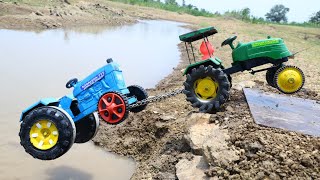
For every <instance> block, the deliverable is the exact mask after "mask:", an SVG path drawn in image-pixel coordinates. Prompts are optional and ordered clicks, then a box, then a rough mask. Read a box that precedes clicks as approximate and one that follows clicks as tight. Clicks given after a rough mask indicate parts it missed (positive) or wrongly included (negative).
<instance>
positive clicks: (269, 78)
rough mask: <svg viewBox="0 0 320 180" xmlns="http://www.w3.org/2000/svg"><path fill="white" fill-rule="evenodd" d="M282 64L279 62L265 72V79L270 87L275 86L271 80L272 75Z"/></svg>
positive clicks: (272, 78)
mask: <svg viewBox="0 0 320 180" xmlns="http://www.w3.org/2000/svg"><path fill="white" fill-rule="evenodd" d="M283 66H284V65H283V64H281V65H279V66H276V67H274V68H271V69H268V70H267V72H266V81H267V83H268V84H269V86H271V87H274V88H275V87H276V85H275V84H274V82H273V80H274V75H275V73H276V72H277V70H278V69H279V68H281V67H283Z"/></svg>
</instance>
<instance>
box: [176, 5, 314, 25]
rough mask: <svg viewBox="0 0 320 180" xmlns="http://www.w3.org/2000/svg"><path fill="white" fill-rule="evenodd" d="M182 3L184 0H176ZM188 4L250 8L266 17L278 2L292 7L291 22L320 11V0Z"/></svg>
mask: <svg viewBox="0 0 320 180" xmlns="http://www.w3.org/2000/svg"><path fill="white" fill-rule="evenodd" d="M176 1H177V2H178V3H181V2H182V0H176ZM185 1H186V4H193V5H195V6H197V7H198V8H204V9H206V10H208V11H211V12H216V11H218V12H220V13H223V12H225V11H228V10H240V9H243V8H245V7H248V8H250V10H251V14H252V15H254V16H258V17H263V18H265V14H266V13H267V12H269V11H270V9H271V8H272V7H273V6H274V5H276V4H283V5H284V6H286V7H288V8H290V11H289V12H288V14H287V17H288V20H289V22H291V21H295V22H304V21H308V20H309V18H310V17H311V16H312V14H313V13H316V12H317V11H320V0H219V1H218V0H185Z"/></svg>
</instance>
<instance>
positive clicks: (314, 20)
mask: <svg viewBox="0 0 320 180" xmlns="http://www.w3.org/2000/svg"><path fill="white" fill-rule="evenodd" d="M112 1H118V2H123V3H127V4H132V5H142V6H149V7H154V8H159V9H164V10H168V11H173V12H178V13H186V14H191V15H194V16H205V17H217V16H226V17H233V18H236V19H240V20H243V21H247V22H251V23H270V22H271V23H282V24H292V25H302V26H307V25H311V26H312V25H314V26H317V27H318V26H320V11H318V12H316V13H314V14H313V15H312V16H311V17H310V19H309V20H308V21H307V22H304V23H296V22H291V23H288V18H287V13H288V12H289V11H290V9H289V8H287V7H285V6H284V5H282V4H278V5H275V6H273V7H272V8H271V9H270V11H269V12H268V13H267V14H266V15H265V18H263V17H255V16H253V15H251V10H250V8H244V9H242V10H233V11H227V12H225V13H223V14H221V13H219V12H215V13H212V12H209V11H207V10H205V9H203V8H200V9H199V8H198V7H196V6H194V5H192V4H187V3H186V0H182V4H181V5H179V4H178V3H177V2H176V0H165V1H164V2H162V1H160V0H112Z"/></svg>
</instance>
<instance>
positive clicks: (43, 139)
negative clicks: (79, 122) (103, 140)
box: [19, 106, 76, 160]
mask: <svg viewBox="0 0 320 180" xmlns="http://www.w3.org/2000/svg"><path fill="white" fill-rule="evenodd" d="M75 135H76V132H75V125H74V122H73V120H72V119H71V117H70V116H69V115H68V113H67V112H65V111H64V110H63V109H61V108H58V107H51V106H45V107H40V108H36V109H34V110H32V111H31V112H30V113H29V114H28V115H27V116H26V117H25V118H24V119H23V121H22V123H21V126H20V133H19V136H20V144H21V145H22V146H23V147H24V149H25V151H26V152H27V153H29V154H30V155H32V156H33V157H34V158H37V159H41V160H53V159H56V158H58V157H60V156H62V155H63V154H65V153H66V152H67V151H68V150H69V149H70V148H71V146H72V145H73V143H74V140H75Z"/></svg>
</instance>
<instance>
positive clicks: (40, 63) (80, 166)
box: [0, 21, 187, 180]
mask: <svg viewBox="0 0 320 180" xmlns="http://www.w3.org/2000/svg"><path fill="white" fill-rule="evenodd" d="M180 25H182V24H180V23H175V22H169V21H140V22H139V23H137V24H135V25H129V26H123V27H112V28H110V27H103V26H94V27H92V26H91V27H77V28H71V29H64V30H62V29H58V30H48V31H42V32H26V31H13V30H1V29H0V62H1V65H0V80H1V88H0V107H1V108H0V115H1V118H0V123H1V126H0V139H1V141H0V152H1V153H0V179H77V180H79V179H129V178H130V177H131V175H132V174H133V173H134V170H135V162H134V161H133V160H130V159H128V158H124V157H119V156H117V155H114V154H112V153H109V152H106V151H104V150H102V149H101V148H98V147H95V146H94V145H93V144H92V143H86V144H80V145H78V144H74V146H73V147H72V148H71V149H70V150H69V152H67V153H66V154H65V155H63V156H62V157H61V158H59V159H56V160H53V161H41V160H37V159H33V158H32V157H31V156H30V155H29V154H27V153H25V152H24V149H23V148H22V146H20V144H19V142H20V140H19V137H18V132H19V128H20V127H19V126H20V123H19V117H20V113H21V111H22V110H23V109H24V108H26V107H28V106H29V105H31V104H33V103H34V102H36V101H37V100H39V99H40V98H44V97H61V96H63V95H65V94H68V93H71V91H72V90H70V89H66V88H65V83H66V82H67V81H68V80H69V79H71V78H74V77H76V78H78V79H82V78H85V77H86V76H87V75H89V74H90V73H91V72H93V71H94V70H96V69H97V68H99V67H101V66H103V65H105V63H106V62H105V60H106V59H107V58H113V60H114V61H115V62H117V63H118V64H120V67H121V69H122V70H123V72H124V77H125V80H126V84H127V85H132V84H137V85H141V86H143V87H145V88H151V87H153V86H154V85H155V84H156V83H157V82H158V81H159V80H161V79H162V78H163V77H165V76H166V75H168V74H169V73H170V72H171V71H172V68H173V67H175V66H176V65H177V64H178V63H179V59H180V58H179V57H180V53H179V50H178V47H177V44H178V43H179V38H178V36H179V35H180V34H183V33H185V32H187V29H185V28H182V27H180Z"/></svg>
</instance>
